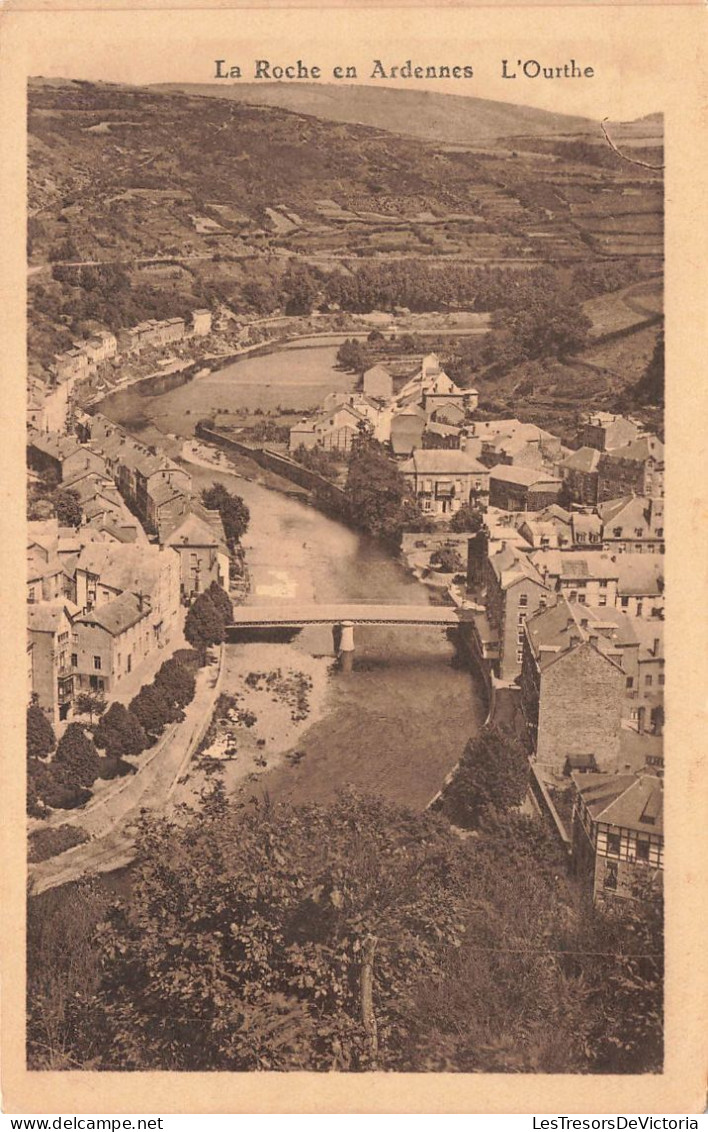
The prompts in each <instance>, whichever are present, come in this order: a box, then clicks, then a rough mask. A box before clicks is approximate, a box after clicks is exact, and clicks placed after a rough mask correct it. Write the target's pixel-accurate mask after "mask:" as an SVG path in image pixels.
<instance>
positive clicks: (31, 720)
mask: <svg viewBox="0 0 708 1132" xmlns="http://www.w3.org/2000/svg"><path fill="white" fill-rule="evenodd" d="M55 744H56V738H55V735H54V729H53V727H52V725H51V723H50V722H49V720H48V719H47V717H46V715H45V714H44V712H43V711H42V709H41V707H40V706H39V704H36V703H33V704H30V706H29V707H28V708H27V757H28V758H30V759H45V758H46V757H47V755H48V754H49V753H50V751H53V750H54V746H55Z"/></svg>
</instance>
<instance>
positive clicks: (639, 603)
mask: <svg viewBox="0 0 708 1132" xmlns="http://www.w3.org/2000/svg"><path fill="white" fill-rule="evenodd" d="M643 608H644V606H643V605H642V603H641V601H638V602H637V617H641V615H642V609H643Z"/></svg>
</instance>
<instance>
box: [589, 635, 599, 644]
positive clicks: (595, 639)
mask: <svg viewBox="0 0 708 1132" xmlns="http://www.w3.org/2000/svg"><path fill="white" fill-rule="evenodd" d="M599 639H600V638H599V637H598V635H597V633H591V634H590V637H589V640H590V644H591V645H594V646H595V648H597V642H598V641H599Z"/></svg>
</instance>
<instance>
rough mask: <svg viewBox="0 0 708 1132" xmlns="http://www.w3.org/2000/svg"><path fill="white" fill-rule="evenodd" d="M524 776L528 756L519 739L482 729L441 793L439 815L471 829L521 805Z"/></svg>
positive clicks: (508, 732) (523, 793) (508, 733)
mask: <svg viewBox="0 0 708 1132" xmlns="http://www.w3.org/2000/svg"><path fill="white" fill-rule="evenodd" d="M528 776H529V764H528V757H527V755H526V751H525V750H524V747H523V745H522V743H521V741H520V740H519V738H518V737H517V736H516V735H515V734H513V733H512V732H510V731H506V730H502V729H501V728H498V727H495V726H491V727H485V728H484V729H483V730H482V731H481V732H480V733H479V735H477V737H476V738H474V739H471V740H470V741H469V743H468V744H467V746H466V748H465V751H464V754H463V755H462V758H461V760H460V762H459V764H458V767H457V769H456V771H455V774H454V777H453V779H452V781H451V782H450V784H449V786H447V788H446V789H445V792H444V794H443V798H442V809H443V813H445V814H446V815H447V816H448V817H449V819H450V821H452V822H454V824H455V825H461V826H463V827H464V828H467V829H475V828H476V827H477V826H479V824H480V822H483V821H484V819H485V818H486V817H488V816H493V815H494V814H495V813H496V814H506V813H508V811H509V810H511V809H514V808H515V807H517V806H519V805H521V803H522V801H523V800H524V797H525V795H526V790H527V788H528Z"/></svg>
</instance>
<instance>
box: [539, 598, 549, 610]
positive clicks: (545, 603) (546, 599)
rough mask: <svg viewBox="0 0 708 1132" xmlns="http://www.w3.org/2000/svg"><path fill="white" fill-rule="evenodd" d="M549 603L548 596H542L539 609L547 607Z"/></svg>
mask: <svg viewBox="0 0 708 1132" xmlns="http://www.w3.org/2000/svg"><path fill="white" fill-rule="evenodd" d="M547 604H548V598H547V597H540V598H539V599H538V608H539V609H545V608H546V605H547Z"/></svg>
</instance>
